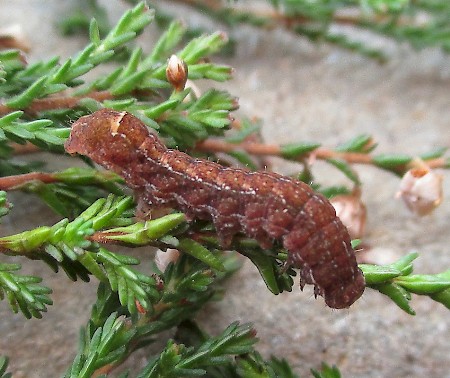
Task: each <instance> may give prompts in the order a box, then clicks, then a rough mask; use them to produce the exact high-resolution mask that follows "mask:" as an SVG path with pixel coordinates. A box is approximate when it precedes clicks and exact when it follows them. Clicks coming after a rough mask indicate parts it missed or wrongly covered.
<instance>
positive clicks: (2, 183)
mask: <svg viewBox="0 0 450 378" xmlns="http://www.w3.org/2000/svg"><path fill="white" fill-rule="evenodd" d="M33 181H40V182H42V183H45V184H50V183H53V182H58V181H60V180H58V178H57V177H55V175H54V174H52V173H45V172H31V173H24V174H22V175H15V176H5V177H0V190H5V191H8V190H16V189H19V188H20V187H21V186H22V185H26V184H29V183H30V182H33Z"/></svg>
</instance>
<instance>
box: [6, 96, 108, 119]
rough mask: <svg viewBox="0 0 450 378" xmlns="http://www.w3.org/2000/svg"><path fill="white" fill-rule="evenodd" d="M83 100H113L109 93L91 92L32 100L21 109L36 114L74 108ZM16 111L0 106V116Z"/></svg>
mask: <svg viewBox="0 0 450 378" xmlns="http://www.w3.org/2000/svg"><path fill="white" fill-rule="evenodd" d="M85 98H92V99H94V100H97V101H100V102H102V101H104V100H110V99H113V98H114V96H113V95H112V94H111V93H110V92H109V91H93V92H90V93H87V94H86V95H83V96H79V97H78V96H54V97H48V98H42V99H37V100H34V101H33V102H32V103H31V105H30V106H28V107H27V108H25V109H23V111H24V112H25V113H27V114H37V113H39V112H42V111H45V110H53V109H65V108H74V107H75V106H77V105H78V104H79V102H80V101H81V100H83V99H85ZM14 110H16V109H11V108H9V107H8V106H6V105H4V104H0V116H3V115H6V114H8V113H10V112H12V111H14Z"/></svg>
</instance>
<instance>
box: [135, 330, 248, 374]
mask: <svg viewBox="0 0 450 378" xmlns="http://www.w3.org/2000/svg"><path fill="white" fill-rule="evenodd" d="M255 342H256V339H255V337H254V330H253V329H252V327H251V325H249V324H244V325H239V324H238V323H232V324H231V325H230V326H228V327H227V328H226V329H225V330H224V331H223V332H222V333H221V334H220V335H219V336H217V337H212V338H210V339H209V340H208V341H206V342H204V343H203V344H201V345H200V346H199V347H198V348H192V347H191V348H187V347H185V346H184V345H183V344H175V343H174V342H173V341H169V342H168V344H167V347H166V348H165V349H164V350H163V351H162V353H161V355H160V356H159V357H158V358H156V359H154V360H152V361H151V362H150V363H149V364H148V365H147V366H146V368H145V369H144V370H143V371H142V372H141V373H140V374H139V375H138V377H139V378H144V377H145V378H153V377H155V378H156V377H158V378H159V377H161V378H162V377H167V378H169V377H173V378H175V377H181V376H182V377H196V376H203V375H205V374H206V370H205V369H206V368H208V367H210V366H217V365H221V364H225V363H227V362H229V360H230V358H229V355H240V354H246V353H248V352H250V351H251V350H252V348H251V347H252V345H253V344H254V343H255Z"/></svg>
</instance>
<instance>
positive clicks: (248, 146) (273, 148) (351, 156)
mask: <svg viewBox="0 0 450 378" xmlns="http://www.w3.org/2000/svg"><path fill="white" fill-rule="evenodd" d="M196 149H197V150H200V151H204V152H225V153H227V152H232V151H238V150H243V151H245V152H248V153H249V154H252V155H262V156H279V157H283V156H282V153H281V147H280V146H279V145H276V144H265V143H255V142H251V143H249V142H244V143H239V144H233V143H229V142H226V141H224V140H220V139H206V140H204V141H203V142H200V143H199V144H197V146H196ZM308 157H312V158H315V159H319V160H327V159H341V160H344V161H346V162H347V163H349V164H367V165H375V162H374V160H373V157H372V156H371V155H369V154H364V153H358V152H338V151H333V150H331V149H329V148H324V147H319V148H317V149H315V150H314V151H311V152H309V153H306V154H302V155H300V156H298V157H297V159H296V160H299V161H302V160H303V159H305V158H308ZM426 164H427V166H428V167H429V168H444V167H445V165H446V161H445V159H444V158H436V159H430V160H427V161H426Z"/></svg>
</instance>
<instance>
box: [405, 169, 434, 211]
mask: <svg viewBox="0 0 450 378" xmlns="http://www.w3.org/2000/svg"><path fill="white" fill-rule="evenodd" d="M442 196H443V193H442V175H440V174H438V173H436V172H434V171H432V170H430V169H426V168H414V169H410V170H409V171H408V172H406V173H405V175H404V176H403V178H402V180H401V182H400V188H399V191H398V192H397V198H402V199H403V201H404V202H405V204H406V206H407V207H408V209H409V210H411V211H412V212H413V213H415V214H417V215H419V216H424V215H428V214H430V213H431V212H433V210H434V209H435V208H436V207H438V206H439V205H440V203H441V202H442Z"/></svg>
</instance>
